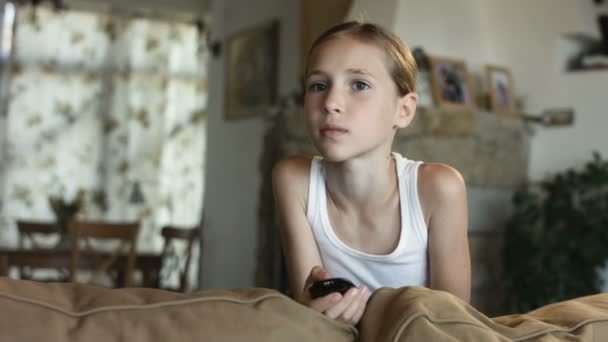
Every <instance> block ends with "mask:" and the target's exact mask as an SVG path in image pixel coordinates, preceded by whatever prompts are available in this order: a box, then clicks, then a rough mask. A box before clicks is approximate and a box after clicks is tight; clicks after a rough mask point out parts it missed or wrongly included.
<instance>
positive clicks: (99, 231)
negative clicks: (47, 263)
mask: <svg viewBox="0 0 608 342" xmlns="http://www.w3.org/2000/svg"><path fill="white" fill-rule="evenodd" d="M68 227H69V231H70V240H71V243H72V257H71V265H70V281H71V282H76V281H77V277H76V276H77V273H78V270H81V269H83V267H82V266H83V265H84V266H86V267H85V268H86V269H89V270H90V269H91V266H92V270H93V272H94V274H93V278H92V280H93V281H95V280H97V279H99V278H98V277H99V276H102V275H106V276H108V277H109V278H110V280H111V282H112V284H111V285H112V286H113V287H130V286H132V285H133V273H134V270H135V251H136V245H137V236H138V233H139V223H111V222H83V221H76V220H73V221H70V223H69V224H68ZM92 240H94V241H92ZM107 241H114V242H115V243H116V242H119V245H118V247H114V248H113V251H112V249H111V248H105V249H102V248H99V246H97V247H96V246H94V245H93V244H94V243H97V244H99V243H100V242H107ZM104 246H105V245H104ZM106 247H107V246H106Z"/></svg>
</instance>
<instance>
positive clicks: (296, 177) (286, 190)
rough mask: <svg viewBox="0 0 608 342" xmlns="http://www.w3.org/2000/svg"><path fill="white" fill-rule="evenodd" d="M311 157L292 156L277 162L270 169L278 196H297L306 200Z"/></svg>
mask: <svg viewBox="0 0 608 342" xmlns="http://www.w3.org/2000/svg"><path fill="white" fill-rule="evenodd" d="M311 161H312V158H310V157H304V156H293V157H288V158H286V159H283V160H280V161H279V162H277V163H276V164H275V165H274V167H273V169H272V184H273V187H274V191H275V194H277V195H279V197H284V196H288V197H290V198H293V196H297V197H299V198H300V199H303V200H304V201H305V200H306V197H307V193H308V179H309V177H310V164H311Z"/></svg>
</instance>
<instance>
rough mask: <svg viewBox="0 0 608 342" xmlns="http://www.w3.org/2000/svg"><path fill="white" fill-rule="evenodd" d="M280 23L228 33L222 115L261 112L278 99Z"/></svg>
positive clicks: (240, 116) (234, 117)
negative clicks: (229, 34)
mask: <svg viewBox="0 0 608 342" xmlns="http://www.w3.org/2000/svg"><path fill="white" fill-rule="evenodd" d="M278 51H279V22H278V21H277V20H272V21H270V22H267V23H264V24H261V25H258V26H256V27H253V28H251V29H247V30H245V31H242V32H239V33H237V34H234V35H232V36H230V37H229V38H228V40H227V42H226V54H225V61H224V64H225V70H224V80H225V93H224V94H225V97H224V118H225V119H226V120H238V119H244V118H251V117H255V116H259V115H263V114H264V113H265V112H267V111H268V110H269V108H270V107H272V106H273V105H274V104H275V103H276V100H277V77H278V70H277V66H278V55H279V53H278Z"/></svg>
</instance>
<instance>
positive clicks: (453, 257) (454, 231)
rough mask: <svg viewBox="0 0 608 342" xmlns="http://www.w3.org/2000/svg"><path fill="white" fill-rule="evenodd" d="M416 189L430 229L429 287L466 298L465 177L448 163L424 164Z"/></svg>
mask: <svg viewBox="0 0 608 342" xmlns="http://www.w3.org/2000/svg"><path fill="white" fill-rule="evenodd" d="M418 193H419V195H420V202H421V205H422V208H423V212H424V215H425V218H426V219H427V223H428V229H429V240H428V248H429V287H430V288H432V289H437V290H443V291H447V292H450V293H452V294H454V295H456V296H457V297H460V298H461V299H462V300H464V301H466V302H469V301H470V298H471V260H470V255H469V243H468V209H467V195H466V188H465V183H464V180H463V178H462V176H461V175H460V173H458V171H456V170H455V169H453V168H451V167H449V166H447V165H444V164H436V163H429V164H423V165H421V166H420V170H419V179H418Z"/></svg>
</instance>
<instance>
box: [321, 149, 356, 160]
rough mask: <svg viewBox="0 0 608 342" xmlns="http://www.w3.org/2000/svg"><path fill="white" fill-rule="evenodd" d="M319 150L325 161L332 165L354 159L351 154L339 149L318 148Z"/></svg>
mask: <svg viewBox="0 0 608 342" xmlns="http://www.w3.org/2000/svg"><path fill="white" fill-rule="evenodd" d="M317 150H318V151H319V153H320V154H321V156H322V157H323V159H324V160H326V161H328V162H332V163H339V162H343V161H345V160H348V159H349V158H351V157H352V155H351V154H349V153H347V152H346V151H341V150H339V149H337V148H327V147H325V146H317Z"/></svg>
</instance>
